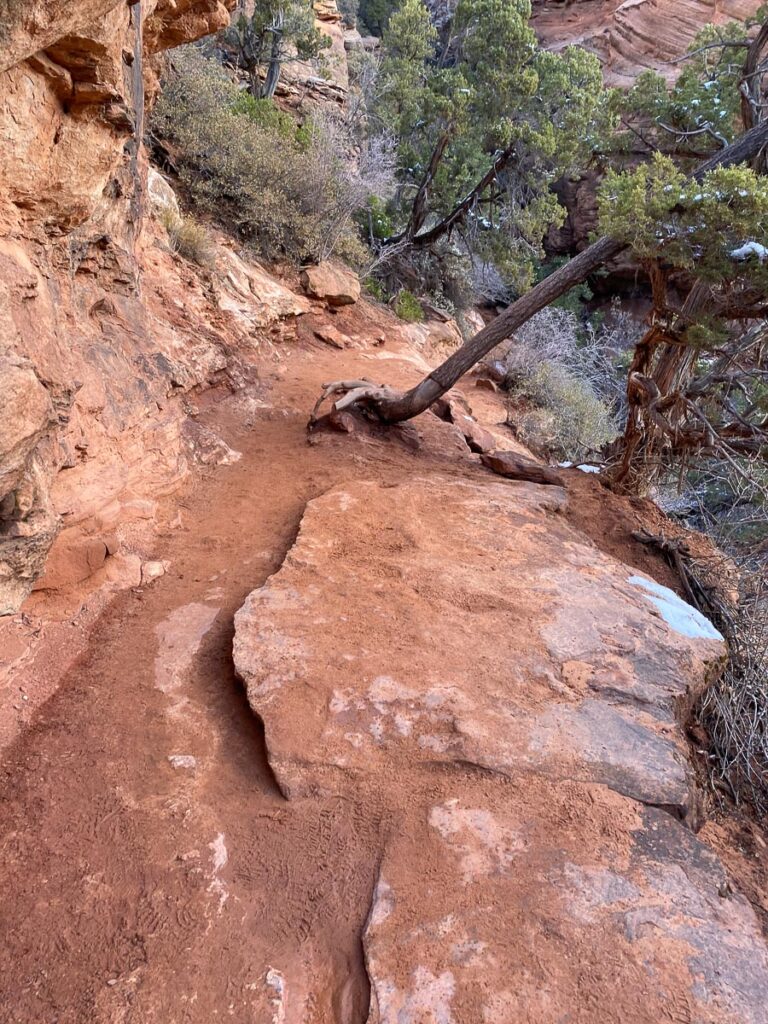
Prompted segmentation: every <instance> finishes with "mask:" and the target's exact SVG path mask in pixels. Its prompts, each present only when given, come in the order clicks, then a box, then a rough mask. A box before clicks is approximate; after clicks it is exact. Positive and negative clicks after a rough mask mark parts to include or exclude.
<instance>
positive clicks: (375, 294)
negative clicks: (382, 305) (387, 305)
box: [363, 277, 387, 302]
mask: <svg viewBox="0 0 768 1024" xmlns="http://www.w3.org/2000/svg"><path fill="white" fill-rule="evenodd" d="M363 287H364V288H365V290H366V291H367V292H368V294H369V295H370V296H371V298H372V299H376V301H377V302H386V301H387V295H386V292H385V291H384V285H383V284H382V283H381V281H377V280H376V278H375V277H366V279H365V280H364V281H363Z"/></svg>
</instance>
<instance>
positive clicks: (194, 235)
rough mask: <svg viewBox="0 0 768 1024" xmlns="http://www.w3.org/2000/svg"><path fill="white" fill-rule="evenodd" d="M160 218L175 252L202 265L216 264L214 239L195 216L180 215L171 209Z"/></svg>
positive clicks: (165, 211)
mask: <svg viewBox="0 0 768 1024" xmlns="http://www.w3.org/2000/svg"><path fill="white" fill-rule="evenodd" d="M160 220H161V222H162V224H163V226H164V227H165V229H166V231H167V232H168V241H169V243H170V246H171V250H172V251H173V252H177V253H178V254H179V255H180V256H183V257H184V259H187V260H191V261H192V262H193V263H197V264H198V266H201V267H212V266H213V265H214V263H215V249H214V245H213V241H212V239H211V236H210V235H209V234H208V231H207V229H206V228H205V227H204V226H203V225H202V224H200V223H199V222H198V221H196V220H195V219H194V218H193V217H179V216H177V215H176V214H175V213H174V212H173V210H169V209H166V210H164V211H163V213H162V216H161V218H160Z"/></svg>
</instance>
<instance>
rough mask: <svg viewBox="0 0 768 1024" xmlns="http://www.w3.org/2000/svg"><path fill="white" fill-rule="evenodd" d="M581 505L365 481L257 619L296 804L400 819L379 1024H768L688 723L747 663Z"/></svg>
mask: <svg viewBox="0 0 768 1024" xmlns="http://www.w3.org/2000/svg"><path fill="white" fill-rule="evenodd" d="M565 500H566V498H565V492H564V491H563V490H562V489H561V488H558V487H540V486H537V485H534V484H528V483H518V482H510V483H498V482H494V481H492V480H488V481H487V482H485V481H478V482H474V481H472V480H468V479H456V478H455V477H443V476H440V475H439V474H433V475H429V476H425V477H421V478H415V479H413V480H411V481H409V482H407V483H403V484H402V485H399V486H396V487H384V486H382V485H380V484H377V483H372V482H371V483H367V482H361V483H350V484H349V485H345V486H343V487H339V488H336V489H333V490H331V491H330V492H328V493H326V494H325V495H323V496H322V497H321V498H318V499H316V500H314V501H312V502H310V504H309V505H308V507H307V510H306V512H305V515H304V518H303V521H302V525H301V529H300V532H299V535H298V538H297V540H296V543H295V544H294V546H293V548H292V549H291V551H290V553H289V555H288V556H287V558H286V560H285V562H284V564H283V566H282V568H281V569H280V571H279V572H278V573H276V574H275V575H274V576H273V577H271V578H270V580H269V581H268V582H267V583H266V584H265V585H264V586H263V587H261V588H260V589H258V590H256V591H254V592H253V593H252V594H251V595H250V597H249V598H248V600H247V601H246V603H245V605H244V606H243V608H242V609H241V610H240V611H239V612H238V614H237V617H236V637H235V643H234V654H235V662H236V667H237V670H238V673H239V674H240V676H241V677H242V679H243V680H244V681H245V684H246V687H247V692H248V699H249V701H250V703H251V706H252V707H253V709H254V711H255V712H256V713H257V714H258V715H259V716H260V717H261V718H262V719H263V721H264V724H265V729H266V742H267V747H268V751H269V758H270V763H271V766H272V768H273V771H274V772H275V776H276V779H277V781H278V784H279V785H280V787H281V788H282V790H283V791H284V792H285V793H286V794H287V795H288V796H289V798H291V799H301V798H304V797H307V796H309V795H312V794H315V795H316V794H320V793H325V794H335V795H339V796H344V795H351V794H352V793H355V794H356V795H357V796H356V798H358V799H359V798H360V795H361V794H365V793H366V792H367V793H370V794H371V800H372V802H376V803H377V804H379V805H380V803H381V802H382V801H384V802H385V803H386V804H388V805H391V808H392V815H393V820H396V821H399V822H400V826H399V827H395V828H394V830H393V831H392V834H391V835H390V838H389V840H388V841H387V843H386V847H385V850H384V852H383V855H382V862H381V868H380V875H379V881H378V885H377V888H376V892H375V895H374V900H373V905H372V909H371V913H370V916H369V920H368V925H367V929H366V935H365V949H366V957H367V965H368V971H369V975H370V978H371V983H372V999H371V1010H370V1016H369V1022H370V1024H384V1022H386V1024H390V1022H391V1024H396V1022H397V1024H399V1022H401V1021H414V1022H415V1021H420V1020H435V1021H445V1022H447V1024H470V1022H472V1024H474V1022H477V1021H488V1022H494V1024H496V1022H502V1021H505V1022H506V1021H509V1022H512V1021H515V1022H517V1021H531V1022H533V1021H536V1022H537V1024H540V1022H550V1021H551V1022H553V1024H554V1022H555V1021H562V1020H563V1019H572V1020H578V1021H585V1022H586V1021H590V1022H591V1021H597V1020H600V1021H617V1022H618V1021H622V1022H625V1024H626V1022H638V1024H639V1022H641V1021H642V1022H648V1024H650V1022H651V1021H653V1022H657V1021H659V1020H662V1019H666V1018H667V1017H668V1016H669V1015H670V1013H672V1016H673V1018H674V1016H675V1014H677V1016H678V1017H679V1019H681V1020H689V1021H692V1022H693V1021H696V1022H701V1024H704V1022H705V1021H706V1022H708V1024H709V1022H715V1021H717V1022H726V1021H728V1022H733V1024H736V1022H737V1021H738V1022H754V1024H757V1022H758V1021H760V1020H761V1019H762V1018H761V1014H762V1012H763V1005H764V998H765V993H766V991H768V953H767V951H766V946H765V944H764V940H763V939H762V937H761V935H760V931H759V927H758V925H757V922H756V920H755V918H754V915H753V912H752V910H751V908H750V907H749V905H748V903H747V902H746V901H745V900H744V899H743V898H742V897H741V896H739V895H731V894H730V890H728V889H727V886H726V885H725V875H724V872H723V869H722V867H721V866H720V865H719V863H718V862H717V859H716V858H715V857H714V855H713V854H712V853H711V852H710V851H709V850H707V848H706V847H704V846H703V844H701V843H699V842H698V841H697V840H696V839H695V838H694V837H693V835H692V833H691V832H690V831H689V829H688V828H687V827H686V825H684V824H682V823H681V822H680V820H679V819H680V818H685V817H686V815H689V814H690V813H691V808H692V804H693V786H692V781H691V778H690V774H689V769H688V764H687V757H686V744H685V741H684V739H683V735H682V730H681V728H680V725H679V722H678V719H677V714H676V709H677V708H678V706H679V705H680V703H681V702H682V701H685V700H690V699H691V698H692V697H693V696H694V695H695V694H696V693H697V692H698V691H699V690H700V689H701V687H702V686H703V685H705V681H706V679H707V677H708V674H709V673H710V672H711V670H712V668H713V666H715V665H716V663H718V662H719V660H720V659H721V657H722V653H723V645H722V643H721V641H720V640H719V639H718V638H717V636H716V634H715V633H714V631H713V630H712V627H711V626H710V625H709V624H708V623H706V622H703V623H702V622H700V621H699V622H696V623H695V624H694V625H692V624H691V622H690V621H689V619H688V618H686V616H685V615H683V614H682V609H681V608H680V605H681V604H682V602H680V601H679V599H678V598H674V595H671V596H670V595H669V592H666V591H664V590H663V588H662V590H661V591H659V590H657V589H656V587H657V585H654V584H653V583H652V581H647V580H645V577H642V576H639V575H638V574H637V573H633V572H632V571H631V570H629V569H627V567H626V566H624V565H623V564H621V563H620V562H617V561H615V560H614V559H612V558H610V557H608V556H606V555H603V554H601V553H600V552H599V551H597V550H596V549H595V548H594V547H593V546H592V545H591V544H590V543H589V542H588V541H586V540H585V538H584V537H583V536H581V535H579V534H577V533H575V532H574V531H573V530H572V529H571V528H570V527H569V526H568V525H567V523H566V522H565V520H564V518H563V517H562V515H561V514H560V513H561V511H562V509H563V507H564V502H565ZM638 581H640V583H638ZM645 584H648V586H646V585H645ZM652 598H656V599H657V603H654V601H653V600H652ZM673 598H674V600H673ZM665 601H666V602H667V603H666V604H665V603H664V602H665ZM675 602H677V603H675ZM723 893H727V896H724V895H723ZM714 949H717V950H718V952H717V955H714V954H713V952H712V950H714ZM286 984H287V985H289V986H290V979H286ZM638 994H640V996H639V995H638ZM672 1011H674V1012H672Z"/></svg>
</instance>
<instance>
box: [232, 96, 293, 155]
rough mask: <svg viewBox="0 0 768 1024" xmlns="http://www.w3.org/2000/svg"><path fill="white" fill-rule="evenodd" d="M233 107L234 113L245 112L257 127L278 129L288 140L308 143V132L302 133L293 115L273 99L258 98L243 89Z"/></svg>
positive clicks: (279, 133) (267, 129)
mask: <svg viewBox="0 0 768 1024" xmlns="http://www.w3.org/2000/svg"><path fill="white" fill-rule="evenodd" d="M231 109H232V113H233V114H244V115H245V116H246V117H247V118H248V120H249V121H251V122H252V123H253V124H254V125H256V127H257V128H262V129H263V130H265V131H270V130H273V131H276V132H277V133H278V135H281V136H282V137H283V138H284V139H286V140H294V141H299V142H300V143H302V144H304V145H306V142H307V138H306V134H302V129H301V128H300V127H299V126H298V125H297V123H296V121H295V120H294V119H293V118H292V117H291V115H290V114H286V113H285V111H284V110H281V109H280V108H279V107H276V106H275V104H274V103H273V102H272V100H257V99H256V98H255V97H253V96H251V94H250V93H249V92H245V90H241V91H240V92H239V93H238V94H237V96H236V98H235V100H234V102H233V103H232V107H231Z"/></svg>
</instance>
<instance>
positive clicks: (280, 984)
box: [264, 967, 285, 1024]
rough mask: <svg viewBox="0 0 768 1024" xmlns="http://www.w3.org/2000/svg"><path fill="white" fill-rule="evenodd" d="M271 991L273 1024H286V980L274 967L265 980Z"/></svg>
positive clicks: (270, 969)
mask: <svg viewBox="0 0 768 1024" xmlns="http://www.w3.org/2000/svg"><path fill="white" fill-rule="evenodd" d="M264 981H265V983H266V986H267V988H268V989H269V990H270V997H269V1002H270V1004H271V1006H272V1010H273V1012H272V1024H284V1021H285V978H284V977H283V975H282V973H281V972H280V971H278V970H277V969H276V968H274V967H270V968H269V970H268V971H267V973H266V976H265V978H264Z"/></svg>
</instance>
